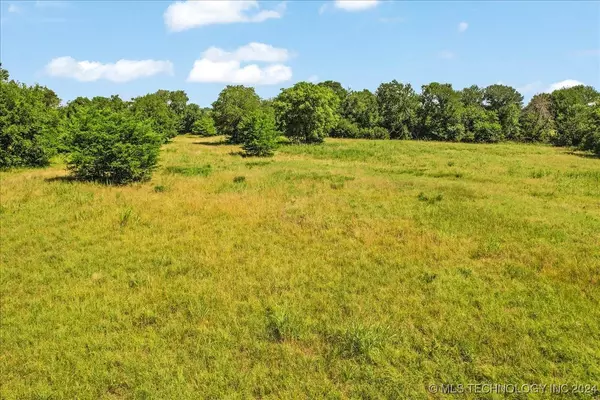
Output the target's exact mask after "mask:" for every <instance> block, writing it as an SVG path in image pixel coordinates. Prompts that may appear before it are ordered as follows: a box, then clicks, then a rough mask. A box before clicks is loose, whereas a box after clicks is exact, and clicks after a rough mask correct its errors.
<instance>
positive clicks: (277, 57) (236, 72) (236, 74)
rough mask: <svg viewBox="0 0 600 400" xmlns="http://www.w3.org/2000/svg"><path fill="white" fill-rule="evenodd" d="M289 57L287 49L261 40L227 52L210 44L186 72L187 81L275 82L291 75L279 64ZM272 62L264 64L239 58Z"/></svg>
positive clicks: (290, 71)
mask: <svg viewBox="0 0 600 400" xmlns="http://www.w3.org/2000/svg"><path fill="white" fill-rule="evenodd" d="M289 57H290V54H289V52H288V50H286V49H280V48H276V47H273V46H271V45H267V44H264V43H249V44H247V45H245V46H242V47H240V48H238V49H236V50H234V51H231V52H228V51H225V50H223V49H220V48H218V47H211V48H209V49H208V50H206V51H205V52H204V53H202V58H201V59H199V60H196V61H195V62H194V67H193V68H192V70H191V71H190V74H189V76H188V81H189V82H218V83H235V84H247V85H274V84H277V83H280V82H284V81H287V80H289V79H291V78H292V69H291V68H290V67H288V66H287V65H283V64H281V63H282V62H285V61H286V60H288V59H289ZM248 61H255V62H264V63H271V64H269V65H267V66H263V67H261V66H259V65H257V64H250V65H246V66H242V65H241V63H242V62H248Z"/></svg>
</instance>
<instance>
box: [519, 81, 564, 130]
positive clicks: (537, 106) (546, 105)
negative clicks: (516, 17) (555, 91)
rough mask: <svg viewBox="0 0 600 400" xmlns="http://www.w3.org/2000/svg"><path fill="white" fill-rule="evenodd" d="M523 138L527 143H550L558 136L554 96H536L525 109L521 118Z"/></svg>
mask: <svg viewBox="0 0 600 400" xmlns="http://www.w3.org/2000/svg"><path fill="white" fill-rule="evenodd" d="M520 124H521V137H522V139H523V140H524V141H526V142H549V141H550V140H552V139H553V138H554V137H555V136H556V130H555V123H554V116H553V115H552V96H551V95H550V94H548V93H541V94H536V95H535V96H533V98H532V99H531V100H530V101H529V104H527V107H525V108H524V109H523V111H522V112H521V117H520Z"/></svg>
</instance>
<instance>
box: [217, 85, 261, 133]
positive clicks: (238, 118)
mask: <svg viewBox="0 0 600 400" xmlns="http://www.w3.org/2000/svg"><path fill="white" fill-rule="evenodd" d="M260 106H261V101H260V97H258V95H257V94H256V92H255V91H254V88H249V87H245V86H242V85H235V86H232V85H228V86H227V87H226V88H225V89H223V90H222V91H221V93H220V94H219V98H218V99H217V100H216V101H215V102H214V103H213V104H212V107H213V118H214V120H215V127H216V128H217V131H218V132H219V133H220V134H221V135H225V136H227V137H228V140H229V142H230V143H234V144H239V143H243V141H244V138H243V137H242V135H241V134H240V123H241V122H242V119H243V118H244V117H245V116H246V115H247V114H250V113H253V112H254V111H256V110H258V109H259V108H260Z"/></svg>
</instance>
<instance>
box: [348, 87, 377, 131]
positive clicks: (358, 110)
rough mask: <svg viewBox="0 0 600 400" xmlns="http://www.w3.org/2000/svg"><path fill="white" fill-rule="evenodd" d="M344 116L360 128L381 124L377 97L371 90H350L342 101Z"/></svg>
mask: <svg viewBox="0 0 600 400" xmlns="http://www.w3.org/2000/svg"><path fill="white" fill-rule="evenodd" d="M342 117H344V118H346V119H348V120H350V121H351V122H353V123H355V124H356V125H357V126H358V127H359V128H372V127H375V126H377V125H378V124H379V122H380V117H379V108H378V105H377V97H375V95H374V94H373V93H371V92H370V91H369V90H367V89H365V90H361V91H360V92H354V91H352V92H350V93H349V94H348V96H347V97H346V99H345V100H344V102H343V103H342Z"/></svg>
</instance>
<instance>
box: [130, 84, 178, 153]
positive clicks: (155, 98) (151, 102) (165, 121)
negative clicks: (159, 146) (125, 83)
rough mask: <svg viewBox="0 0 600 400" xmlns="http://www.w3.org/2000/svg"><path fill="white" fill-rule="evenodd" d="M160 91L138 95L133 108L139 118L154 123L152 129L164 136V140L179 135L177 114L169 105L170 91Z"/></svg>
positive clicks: (132, 105) (133, 102)
mask: <svg viewBox="0 0 600 400" xmlns="http://www.w3.org/2000/svg"><path fill="white" fill-rule="evenodd" d="M165 92H167V91H160V90H159V91H158V92H156V93H151V94H147V95H145V96H140V97H136V98H134V99H133V101H132V104H131V110H132V111H133V113H134V115H135V116H136V117H137V118H141V119H146V120H148V121H149V122H150V124H151V125H152V130H153V131H155V132H157V133H158V134H160V135H161V136H162V137H163V141H164V142H167V141H169V139H171V138H173V137H175V136H176V135H177V131H178V129H177V127H178V122H179V121H178V120H177V115H176V114H175V113H174V112H173V110H172V109H171V107H170V106H169V100H168V92H167V93H165Z"/></svg>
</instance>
